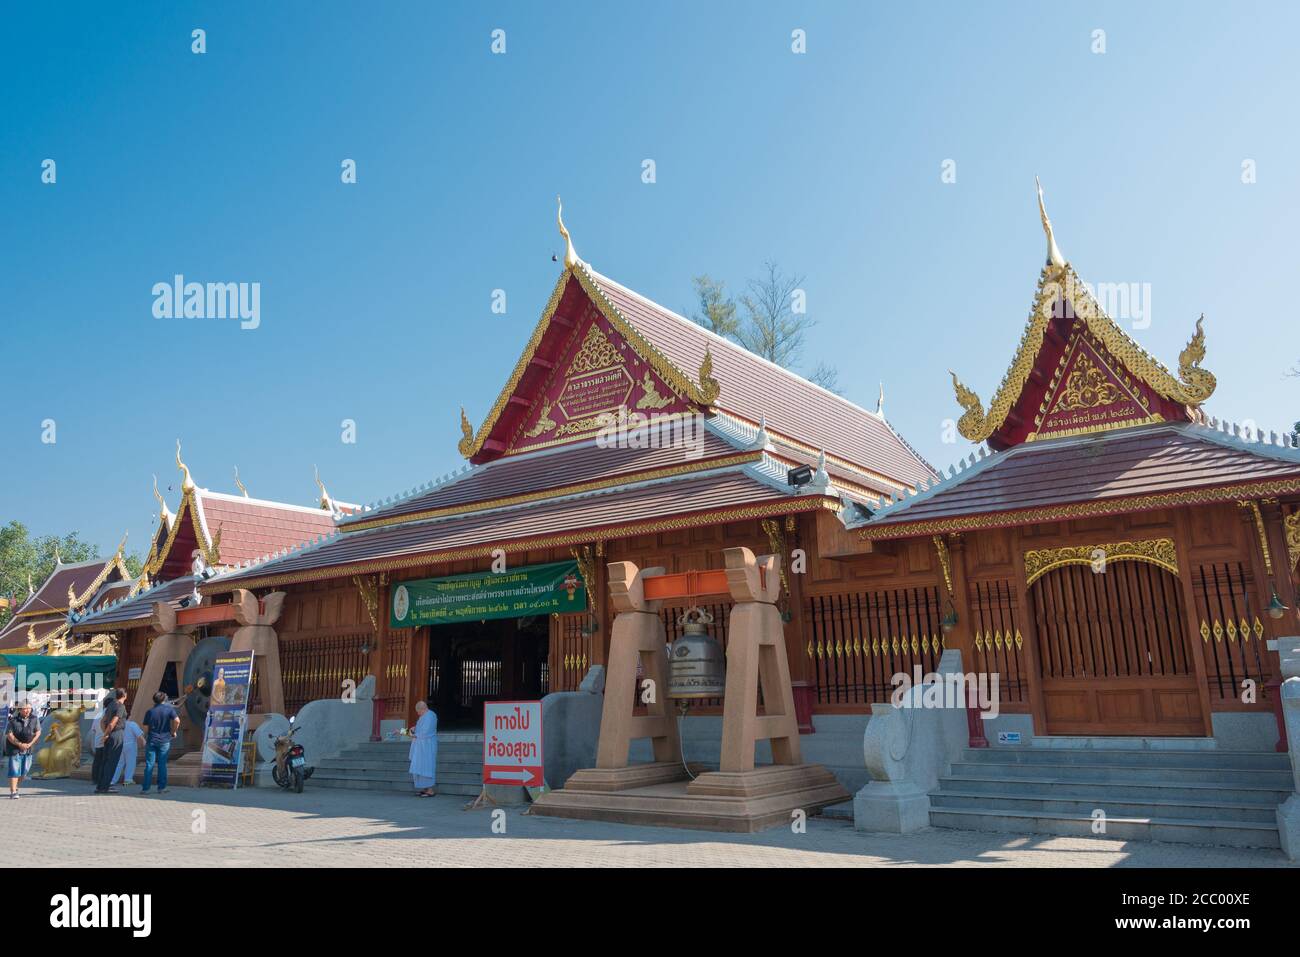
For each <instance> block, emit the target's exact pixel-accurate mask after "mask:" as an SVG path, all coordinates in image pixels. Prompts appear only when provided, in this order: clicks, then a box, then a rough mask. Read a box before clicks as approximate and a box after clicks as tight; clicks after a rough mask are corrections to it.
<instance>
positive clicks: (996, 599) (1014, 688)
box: [962, 581, 1028, 703]
mask: <svg viewBox="0 0 1300 957" xmlns="http://www.w3.org/2000/svg"><path fill="white" fill-rule="evenodd" d="M970 611H971V615H972V617H973V618H974V621H973V622H972V623H971V631H972V638H971V641H972V643H973V644H974V646H975V652H974V658H975V660H974V662H963V663H962V667H963V668H966V669H967V670H971V669H972V668H973V670H974V671H976V672H978V673H981V674H989V675H993V674H996V675H997V676H998V700H999V701H1002V702H1015V703H1020V702H1023V701H1025V700H1026V697H1027V690H1028V689H1027V687H1026V684H1027V682H1026V679H1025V670H1024V655H1025V650H1024V645H1025V637H1024V635H1023V634H1022V633H1021V630H1020V625H1019V623H1018V622H1017V621H1016V601H1015V593H1014V592H1013V591H1012V589H1011V583H1010V582H1007V581H989V582H973V583H971V586H970Z"/></svg>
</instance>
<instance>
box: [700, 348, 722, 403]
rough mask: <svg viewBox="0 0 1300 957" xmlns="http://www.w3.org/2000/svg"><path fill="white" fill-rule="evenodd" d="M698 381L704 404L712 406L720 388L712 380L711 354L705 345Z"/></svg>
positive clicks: (715, 381) (717, 383)
mask: <svg viewBox="0 0 1300 957" xmlns="http://www.w3.org/2000/svg"><path fill="white" fill-rule="evenodd" d="M699 379H700V395H701V397H702V398H703V399H704V401H705V402H706V403H708V404H709V405H712V404H713V403H714V402H715V401H716V400H717V398H718V393H719V392H721V391H722V386H721V384H719V382H718V380H717V379H715V378H713V352H712V351H711V350H710V349H709V347H708V346H707V345H706V346H705V347H704V358H703V359H702V360H700V374H699Z"/></svg>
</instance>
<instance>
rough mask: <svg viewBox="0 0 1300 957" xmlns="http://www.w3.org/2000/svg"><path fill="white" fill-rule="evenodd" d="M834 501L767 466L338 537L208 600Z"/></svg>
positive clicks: (229, 578) (236, 576)
mask: <svg viewBox="0 0 1300 957" xmlns="http://www.w3.org/2000/svg"><path fill="white" fill-rule="evenodd" d="M830 501H832V500H829V499H827V498H825V497H824V496H821V495H817V494H806V495H804V496H795V495H793V494H792V493H791V492H790V490H789V489H788V488H786V487H785V484H784V469H783V467H782V466H781V465H780V464H779V463H777V462H775V461H773V460H771V459H767V458H765V459H764V460H763V461H761V462H759V463H757V464H754V465H749V466H733V467H728V468H723V469H719V470H716V471H712V472H706V473H703V474H698V475H687V476H683V477H680V478H675V479H669V480H663V481H655V482H646V483H641V484H636V485H628V486H618V487H614V488H612V489H609V490H604V491H598V492H590V493H584V494H578V495H571V496H566V497H563V498H559V499H551V500H547V501H543V502H539V503H530V504H528V505H524V506H514V507H507V508H496V509H491V510H487V511H479V512H473V513H470V514H467V515H455V516H449V517H446V518H439V519H433V520H429V521H421V522H407V523H404V524H399V525H393V526H386V527H379V528H373V529H367V530H364V531H359V532H353V533H349V534H338V535H335V536H333V537H332V538H330V539H328V540H327V541H325V542H322V543H320V544H319V545H315V546H310V547H307V548H303V549H299V550H296V551H293V552H291V553H289V554H288V555H285V556H283V557H280V558H277V559H274V560H272V561H270V562H265V563H262V564H260V565H255V566H253V567H252V568H247V569H242V570H238V571H236V572H232V573H226V574H223V575H221V576H220V577H218V578H216V579H212V580H211V581H209V582H208V583H207V584H206V585H205V586H204V587H203V589H202V591H204V592H205V593H208V592H222V591H229V590H231V589H233V588H238V587H245V586H248V585H272V584H280V583H285V582H290V581H298V580H310V579H313V578H325V577H336V576H338V575H341V574H344V573H345V572H343V571H340V569H347V570H348V571H347V572H346V573H354V572H359V571H381V570H393V569H400V568H403V567H416V566H418V565H421V564H427V563H429V562H431V561H440V560H448V559H452V558H459V557H471V556H479V555H487V554H490V552H491V550H492V549H493V548H497V547H502V548H507V549H508V550H515V551H518V550H523V549H526V548H529V547H540V546H542V545H547V544H551V545H557V544H578V543H581V542H584V541H591V540H592V539H594V538H598V537H603V538H613V537H622V536H629V535H635V534H640V533H643V532H645V531H650V530H653V529H655V528H657V527H660V526H662V527H665V528H666V527H669V525H671V526H673V527H684V526H686V525H689V524H692V523H697V524H706V523H708V522H709V521H710V520H711V519H710V516H713V515H716V514H717V513H719V512H723V513H730V514H734V515H736V516H737V517H741V515H742V514H743V515H745V516H748V515H753V516H755V517H757V516H758V515H759V514H783V513H785V512H789V511H803V510H810V509H815V508H819V507H824V506H825V505H826V504H827V503H828V502H830ZM692 515H694V516H695V518H694V519H693V518H692ZM713 520H716V519H713Z"/></svg>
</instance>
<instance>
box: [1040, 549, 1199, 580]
mask: <svg viewBox="0 0 1300 957" xmlns="http://www.w3.org/2000/svg"><path fill="white" fill-rule="evenodd" d="M1098 553H1100V557H1101V560H1102V561H1103V562H1105V563H1106V564H1108V565H1109V564H1112V563H1114V562H1146V563H1148V564H1150V565H1158V566H1160V567H1161V568H1163V569H1164V570H1165V571H1168V572H1173V573H1174V574H1175V575H1177V574H1178V550H1177V549H1176V548H1175V547H1174V540H1173V539H1172V538H1153V539H1150V540H1147V541H1140V542H1110V543H1108V544H1105V545H1067V546H1065V547H1063V548H1031V549H1030V550H1029V551H1027V552H1025V584H1026V585H1032V584H1033V583H1034V582H1036V581H1037V580H1038V579H1040V578H1042V577H1043V576H1044V575H1046V574H1047V573H1048V572H1050V571H1052V570H1054V569H1057V568H1061V567H1063V566H1065V565H1092V564H1093V563H1094V562H1096V561H1097V560H1098Z"/></svg>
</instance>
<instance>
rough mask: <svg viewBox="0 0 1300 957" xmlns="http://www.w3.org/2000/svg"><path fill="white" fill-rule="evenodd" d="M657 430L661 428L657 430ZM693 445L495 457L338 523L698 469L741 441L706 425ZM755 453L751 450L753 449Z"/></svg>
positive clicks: (592, 444) (586, 445)
mask: <svg viewBox="0 0 1300 957" xmlns="http://www.w3.org/2000/svg"><path fill="white" fill-rule="evenodd" d="M660 434H661V435H662V434H663V433H660ZM699 439H700V441H699V445H698V450H697V451H695V450H693V451H691V452H690V454H688V453H687V450H686V449H683V448H682V447H680V446H677V447H670V446H666V445H664V443H663V442H655V443H653V444H658V445H660V446H661V447H659V448H644V449H640V448H626V447H617V446H609V447H602V446H600V445H598V444H597V443H596V441H595V440H594V439H593V440H588V441H586V442H582V443H578V444H575V445H562V446H557V447H555V448H552V449H548V450H546V451H542V452H533V453H530V454H527V455H519V456H507V457H505V458H499V459H494V460H492V461H490V462H488V463H486V464H484V465H477V466H474V467H472V468H467V469H464V470H462V471H459V472H454V473H452V474H451V475H446V476H443V478H442V479H440V480H439V481H437V482H431V483H429V485H427V486H422V487H419V488H416V489H411V490H409V491H408V492H406V493H403V494H401V495H397V496H394V497H393V499H392V500H386V501H384V502H379V503H376V504H375V505H374V506H367V508H368V509H369V510H368V511H361V512H359V513H357V514H354V515H350V516H346V517H344V518H343V519H341V520H340V521H339V527H340V528H341V529H343V530H344V531H347V530H348V528H349V526H358V525H360V526H368V525H370V524H371V523H372V522H376V521H388V520H391V519H400V518H403V517H410V516H416V515H420V514H424V513H428V512H441V511H445V510H453V509H460V510H465V509H467V508H470V507H472V506H473V504H474V503H480V502H491V501H500V500H511V499H515V498H517V497H520V496H532V497H539V496H543V495H545V494H547V493H548V492H549V493H553V494H555V495H557V496H558V495H561V494H564V492H563V490H564V489H565V488H566V487H567V488H571V487H574V486H579V487H581V486H586V485H591V484H595V483H610V484H617V483H619V482H627V481H634V480H635V479H636V477H637V476H641V475H646V474H647V473H664V472H671V471H674V470H696V471H698V470H702V469H704V468H707V467H710V465H709V463H710V462H711V461H713V460H717V459H719V458H729V457H734V456H736V455H737V454H738V453H740V452H742V451H743V449H744V445H743V444H742V443H740V442H739V441H735V440H729V439H728V437H726V436H724V435H720V434H718V432H717V431H715V430H710V429H705V430H704V432H703V434H702V435H701V436H700V437H699ZM755 455H756V453H755Z"/></svg>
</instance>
